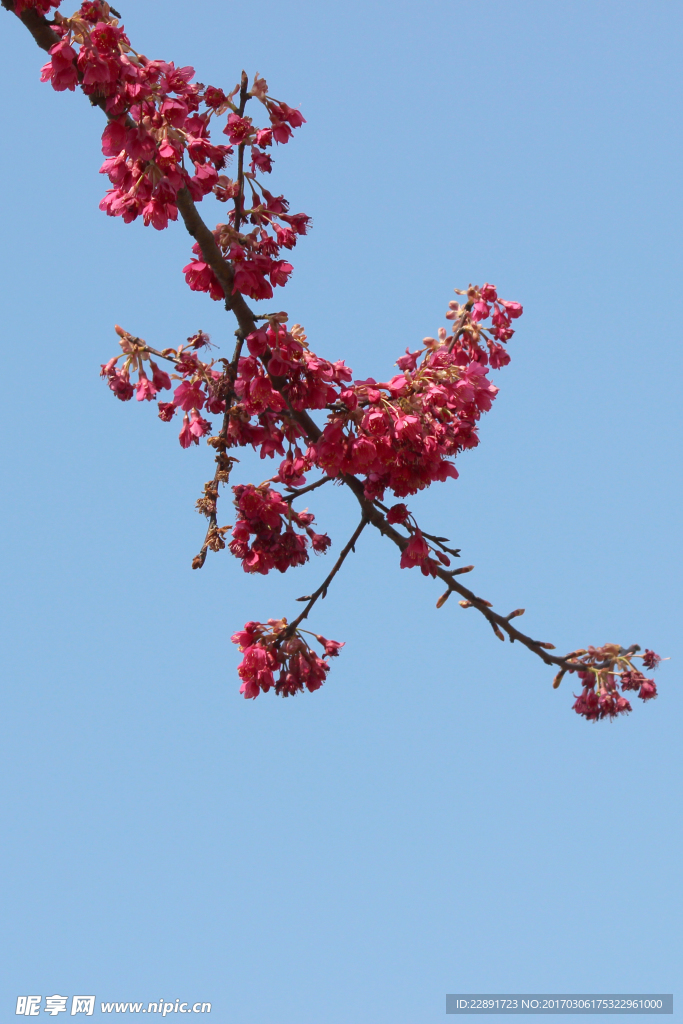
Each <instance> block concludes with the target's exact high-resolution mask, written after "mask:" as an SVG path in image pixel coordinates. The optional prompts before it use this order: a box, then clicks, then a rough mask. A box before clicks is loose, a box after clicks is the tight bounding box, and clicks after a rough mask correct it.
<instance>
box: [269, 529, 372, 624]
mask: <svg viewBox="0 0 683 1024" xmlns="http://www.w3.org/2000/svg"><path fill="white" fill-rule="evenodd" d="M367 525H368V517H367V515H366V514H365V512H364V513H363V517H362V518H361V521H360V522H359V524H358V526H357V527H356V529H355V530H354V531H353V534H352V535H351V539H350V540H349V542H348V544H346V545H345V547H343V548H342V550H341V552H340V554H339V558H338V559H337V561H336V562H335V563H334V565H333V567H332V569H331V571H330V572H329V574H328V575H327V576H326V577H325V579H324V580H323V582H322V583H321V584H320V586H319V587H318V589H317V590H315V591H314V592H313V593H312V594H307V595H306V597H298V598H297V601H308V604H307V605H306V607H305V608H304V610H303V611H302V612H301V614H300V615H298V616H297V617H296V619H294V621H293V622H290V624H289V630H288V632H289V633H290V634H291V633H294V631H295V630H296V628H297V626H298V625H299V624H300V623H301V622H303V620H304V619H305V618H307V617H308V613H309V612H310V610H311V608H312V607H313V605H314V604H315V602H316V601H317V600H318V598H323V600H324V599H325V598H326V597H327V590H328V587H329V585H330V583H331V582H332V580H333V579H334V577H335V576H336V575H337V573H338V572H339V570H340V569H341V567H342V565H343V564H344V561H345V559H346V557H347V555H348V554H349V553H350V552H351V551H355V545H356V541H357V540H358V538H359V537H360V535H361V533H362V532H363V530H364V529H365V527H366V526H367Z"/></svg>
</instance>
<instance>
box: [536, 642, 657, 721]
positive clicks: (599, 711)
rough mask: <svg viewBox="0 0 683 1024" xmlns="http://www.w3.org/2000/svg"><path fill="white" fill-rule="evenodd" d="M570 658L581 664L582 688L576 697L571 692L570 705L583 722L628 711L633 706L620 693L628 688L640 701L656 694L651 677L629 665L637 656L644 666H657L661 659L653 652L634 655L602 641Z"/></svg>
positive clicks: (630, 651)
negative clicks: (571, 704) (571, 699)
mask: <svg viewBox="0 0 683 1024" xmlns="http://www.w3.org/2000/svg"><path fill="white" fill-rule="evenodd" d="M571 657H572V662H574V661H578V662H579V663H580V664H581V665H585V668H581V669H578V670H577V675H578V677H579V679H580V680H581V682H582V684H583V690H582V691H581V693H580V694H579V696H578V697H576V694H574V696H575V697H576V700H575V702H574V705H573V706H574V710H575V711H576V713H577V715H582V716H583V717H584V718H585V719H586V720H587V721H592V722H597V721H599V720H600V719H603V718H609V719H614V718H616V717H617V716H618V715H623V714H628V713H629V712H630V711H632V710H633V709H632V707H631V704H630V702H629V700H628V698H626V697H625V696H624V693H627V692H629V691H633V692H634V693H636V694H637V696H638V697H640V699H641V700H642V701H648V700H652V699H653V698H654V697H656V696H657V686H656V684H655V681H654V679H646V677H645V676H644V675H643V673H642V672H641V671H640V670H639V669H637V668H636V667H635V666H634V664H633V658H640V659H641V660H642V662H643V667H644V668H646V669H650V670H652V669H655V668H657V666H658V665H659V663H660V661H661V660H662V659H661V658H660V656H659V655H658V654H655V653H654V651H650V650H646V651H645V653H644V654H636V653H635V652H634V651H633V650H624V648H622V647H619V646H618V645H617V644H605V645H604V646H603V647H589V648H588V650H587V651H576V652H575V654H574V655H573V656H571ZM562 674H563V673H562ZM556 683H557V680H556Z"/></svg>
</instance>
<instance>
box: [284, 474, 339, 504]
mask: <svg viewBox="0 0 683 1024" xmlns="http://www.w3.org/2000/svg"><path fill="white" fill-rule="evenodd" d="M331 479H332V477H331V476H323V477H321V478H320V480H316V481H315V483H313V484H306V486H305V487H299V488H297V489H296V490H294V489H290V491H289V494H285V501H294V499H295V498H300V497H301V495H302V494H306V493H307V492H308V491H314V490H315V489H316V487H322V485H323V484H326V483H327V482H328V481H329V480H331Z"/></svg>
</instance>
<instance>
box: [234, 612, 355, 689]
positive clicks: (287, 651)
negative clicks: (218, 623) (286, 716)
mask: <svg viewBox="0 0 683 1024" xmlns="http://www.w3.org/2000/svg"><path fill="white" fill-rule="evenodd" d="M303 632H304V631H303V630H300V629H297V628H295V627H293V626H290V625H288V624H287V620H286V619H268V622H267V623H265V622H247V624H246V625H245V627H244V629H243V630H240V631H239V632H238V633H235V634H234V635H233V637H232V642H233V643H234V644H237V645H238V647H239V649H240V651H241V652H242V653H243V655H244V657H243V659H242V661H241V662H240V664H239V666H238V668H237V671H238V673H239V676H240V679H241V680H242V685H241V686H240V693H242V694H244V696H245V697H247V698H249V697H251V698H254V697H258V695H259V693H261V692H263V693H268V691H269V690H270V688H271V687H274V689H275V692H276V693H277V694H278V695H279V696H281V697H290V696H293V695H294V694H295V693H301V692H302V691H303V690H304V688H305V689H307V690H309V691H310V692H311V693H312V692H313V691H314V690H319V689H320V687H321V686H322V685H323V683H324V682H325V678H326V676H327V673H328V671H329V668H330V666H329V664H328V662H327V661H325V660H324V659H323V658H320V657H319V656H318V655H317V654H316V653H315V651H313V650H312V649H311V647H310V646H309V645H308V643H307V642H306V640H304V637H303V635H302V634H303ZM309 636H315V638H316V640H317V641H318V643H320V644H321V645H322V647H323V650H324V653H325V656H326V657H328V658H331V657H335V656H336V655H337V654H338V653H339V649H340V648H341V647H343V646H344V644H343V643H339V642H338V641H336V640H326V639H325V637H323V636H319V635H316V634H312V633H311V634H309ZM276 673H277V679H276V677H275V674H276Z"/></svg>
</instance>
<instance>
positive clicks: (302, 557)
mask: <svg viewBox="0 0 683 1024" xmlns="http://www.w3.org/2000/svg"><path fill="white" fill-rule="evenodd" d="M232 490H233V493H234V495H235V508H236V509H237V512H238V517H239V518H238V519H237V522H236V523H235V525H234V526H233V527H232V540H231V542H230V545H229V547H230V551H231V552H232V553H233V555H235V557H236V558H240V559H241V560H242V568H243V569H244V571H245V572H258V573H261V575H263V576H265V575H266V574H267V573H269V572H270V570H271V569H278V570H279V571H280V572H286V571H287V569H291V568H292V567H293V566H296V565H303V564H304V562H307V561H308V551H307V550H306V549H307V547H308V545H309V542H310V544H311V546H312V548H313V550H314V551H316V552H324V551H326V550H327V548H328V547H329V546H330V538H329V537H328V536H327V534H320V533H315V532H314V531H313V530H312V529H311V523H312V522H313V521H314V519H315V516H313V515H312V514H311V513H310V512H308V511H306V512H295V511H294V509H293V508H292V506H291V502H286V501H284V500H283V498H282V495H281V494H280V493H279V491H274V490H273V488H272V487H270V486H269V485H268V484H267V483H265V484H261V486H260V487H254V485H253V484H247V485H246V486H245V485H244V484H238V485H237V486H236V487H233V489H232ZM295 526H298V527H299V528H300V529H303V530H304V531H305V533H297V532H296V530H295V529H294V527H295ZM307 535H308V536H307ZM252 537H253V540H252ZM309 538H310V541H309Z"/></svg>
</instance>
